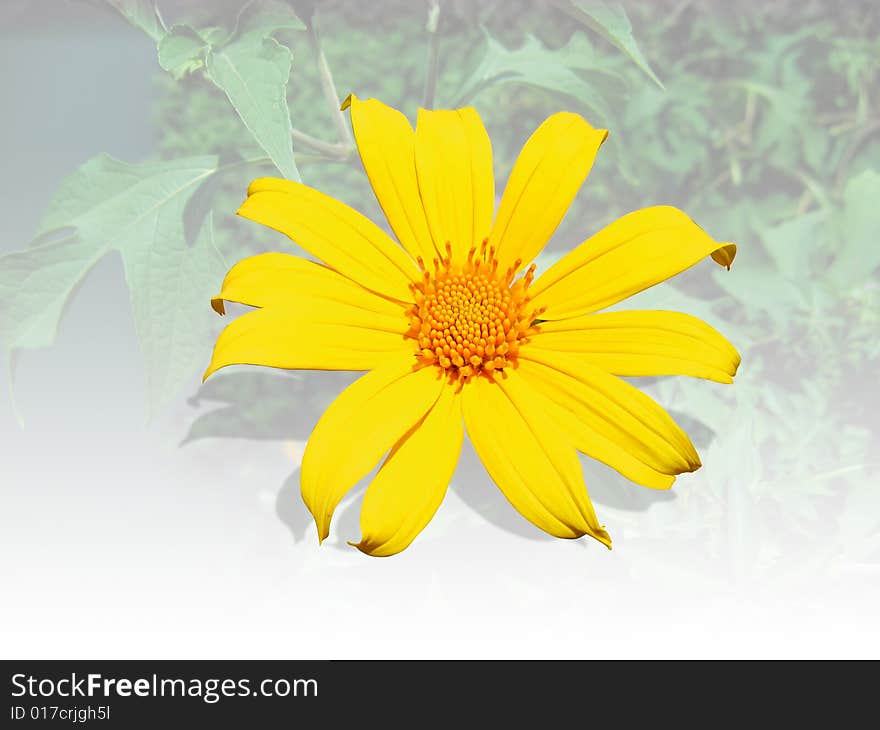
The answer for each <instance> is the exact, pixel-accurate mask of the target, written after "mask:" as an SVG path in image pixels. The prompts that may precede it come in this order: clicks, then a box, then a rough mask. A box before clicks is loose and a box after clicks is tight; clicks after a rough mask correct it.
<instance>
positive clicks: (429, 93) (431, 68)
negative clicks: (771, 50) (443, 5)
mask: <svg viewBox="0 0 880 730" xmlns="http://www.w3.org/2000/svg"><path fill="white" fill-rule="evenodd" d="M439 24H440V2H439V0H431V2H430V7H429V8H428V22H427V23H426V24H425V29H426V30H427V31H428V33H429V34H430V41H429V43H428V63H427V68H426V69H425V95H424V101H423V105H424V107H425V108H426V109H431V108H432V107H433V106H434V96H435V95H436V92H437V70H438V67H439V61H440V36H439V34H438V33H437V26H438V25H439Z"/></svg>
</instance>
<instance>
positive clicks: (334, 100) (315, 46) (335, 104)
mask: <svg viewBox="0 0 880 730" xmlns="http://www.w3.org/2000/svg"><path fill="white" fill-rule="evenodd" d="M306 30H307V32H308V38H309V45H310V46H311V48H312V53H313V54H314V56H315V63H316V64H317V66H318V76H319V77H320V79H321V90H322V91H323V92H324V98H325V99H327V103H328V104H329V105H330V114H331V116H332V118H333V124H334V126H335V127H336V136H337V139H338V140H339V145H338V147H342V148H345V149H348V148H351V147H352V146H353V145H354V140H353V139H352V137H351V132H350V131H349V129H348V124H347V123H346V121H345V116H344V115H343V113H342V110H340V108H339V106H340V101H339V94H338V93H337V92H336V84H334V83H333V74H331V73H330V67H329V66H328V65H327V57H326V56H325V55H324V49H323V48H322V47H321V39H320V37H319V36H318V31H317V29H316V28H315V22H314V20H311V21H310V22H309V23H308V24H307V25H306Z"/></svg>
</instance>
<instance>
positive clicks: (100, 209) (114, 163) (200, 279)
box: [0, 156, 223, 410]
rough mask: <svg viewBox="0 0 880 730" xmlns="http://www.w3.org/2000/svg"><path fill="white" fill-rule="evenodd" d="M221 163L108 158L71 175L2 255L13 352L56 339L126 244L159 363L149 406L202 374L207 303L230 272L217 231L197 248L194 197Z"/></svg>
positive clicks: (1, 301) (129, 273)
mask: <svg viewBox="0 0 880 730" xmlns="http://www.w3.org/2000/svg"><path fill="white" fill-rule="evenodd" d="M216 170H217V161H216V158H214V157H198V158H189V159H182V160H175V161H172V162H162V163H143V164H137V165H131V164H127V163H124V162H120V161H118V160H114V159H113V158H111V157H107V156H100V157H96V158H93V159H92V160H90V161H88V162H87V163H86V164H85V165H83V166H82V167H81V168H80V169H79V170H77V171H76V172H75V173H74V174H73V175H71V176H70V177H69V178H68V179H67V180H66V181H65V182H64V183H63V184H62V185H61V188H60V189H59V191H58V193H57V194H56V196H55V198H54V200H53V201H52V203H51V205H50V206H49V210H48V211H47V213H46V216H45V218H44V220H43V223H42V225H41V227H40V231H39V233H38V236H37V238H36V240H35V241H34V242H33V243H32V244H31V245H30V246H29V247H28V248H26V249H24V250H23V251H17V252H14V253H11V254H7V255H5V256H2V257H0V341H2V342H3V343H4V351H5V352H7V353H11V352H12V351H14V350H18V349H21V348H34V347H44V346H48V345H50V344H51V343H52V342H53V341H54V339H55V335H56V332H57V330H58V323H59V321H60V319H61V316H62V314H63V312H64V309H65V306H66V304H67V302H68V300H69V299H70V296H71V294H72V293H73V291H74V289H75V288H76V287H77V286H78V285H79V284H80V283H81V282H82V280H83V278H84V277H85V276H86V274H87V273H88V272H89V271H90V270H91V268H92V267H93V266H94V265H95V264H96V263H97V262H98V261H99V260H100V259H101V258H103V257H104V256H105V255H106V254H108V253H109V252H110V251H118V252H119V253H120V254H121V255H122V259H123V263H124V265H125V270H126V277H127V279H128V283H129V286H130V288H131V298H132V305H133V310H134V316H135V324H136V327H137V331H138V335H139V337H140V342H141V346H142V349H143V352H144V354H145V357H146V359H147V363H148V366H149V369H148V376H147V379H148V386H149V405H150V408H151V410H156V409H158V408H159V407H161V406H162V405H163V404H164V403H166V402H167V401H168V399H169V398H171V397H172V396H173V395H174V393H175V391H176V389H177V388H178V387H179V386H180V384H181V381H182V379H183V378H184V377H186V376H187V375H191V374H192V373H191V370H190V372H184V371H185V370H187V368H190V366H191V364H192V360H193V358H194V355H193V348H195V347H207V345H206V343H205V342H204V341H200V339H199V338H200V337H201V336H202V335H203V334H204V332H205V331H206V330H205V328H206V327H207V326H209V325H206V324H204V323H205V322H206V321H209V320H210V308H209V307H207V306H206V302H207V301H208V300H209V299H210V296H211V294H212V293H213V288H214V287H216V286H217V284H218V283H219V281H220V279H219V278H218V277H221V276H222V273H223V266H222V262H221V261H220V258H219V255H218V254H217V253H216V250H215V249H213V244H212V242H211V239H210V229H208V230H207V231H205V230H203V231H202V235H201V236H199V237H198V239H197V241H196V243H195V245H194V246H193V247H192V248H190V247H189V246H188V245H187V242H186V236H185V233H184V225H183V219H184V210H185V207H186V205H187V203H188V201H189V199H190V197H191V196H192V194H193V193H194V192H195V191H196V189H197V188H198V187H199V185H201V184H202V183H203V182H204V181H205V180H207V179H208V178H209V177H210V176H211V175H212V174H213V173H214V172H216ZM209 279H210V280H211V284H212V286H208V285H207V284H208V280H209ZM183 328H186V329H187V332H183V331H182V329H183Z"/></svg>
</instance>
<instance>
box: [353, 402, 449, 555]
mask: <svg viewBox="0 0 880 730" xmlns="http://www.w3.org/2000/svg"><path fill="white" fill-rule="evenodd" d="M455 391H456V388H455V386H453V385H445V386H444V387H443V390H442V392H441V394H440V397H439V398H438V399H437V402H436V403H435V404H434V406H433V408H431V410H430V411H428V413H427V414H426V415H425V417H424V418H423V419H422V420H421V421H420V422H419V423H418V424H417V425H416V426H415V427H414V428H412V429H411V430H410V431H408V432H407V434H406V435H405V436H404V437H403V438H402V439H400V441H398V442H397V444H396V445H395V446H394V449H393V450H392V451H391V453H390V454H389V456H388V458H387V459H386V460H385V463H384V464H383V465H382V468H381V469H380V470H379V473H378V474H376V478H375V479H373V481H372V483H371V484H370V486H369V487H368V488H367V493H366V495H364V504H363V507H362V508H361V532H362V537H361V541H360V543H358V544H357V545H355V547H357V548H358V549H359V550H361V551H363V552H365V553H367V554H368V555H373V556H375V557H385V556H388V555H394V554H395V553H399V552H400V551H401V550H403V549H405V548H406V547H408V546H409V544H410V543H411V542H412V541H413V540H414V539H415V538H416V536H417V535H418V534H419V533H420V532H421V531H422V530H423V529H424V528H425V526H426V525H427V524H428V523H429V522H430V521H431V518H432V517H433V516H434V513H435V512H436V511H437V509H438V508H439V507H440V503H441V502H442V501H443V497H444V496H445V495H446V488H447V486H448V485H449V481H450V479H452V474H453V472H454V471H455V465H456V464H457V463H458V456H459V453H460V452H461V442H462V440H463V438H464V427H463V425H462V420H461V396H460V394H458V393H456V392H455Z"/></svg>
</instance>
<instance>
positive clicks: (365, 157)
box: [342, 94, 437, 263]
mask: <svg viewBox="0 0 880 730" xmlns="http://www.w3.org/2000/svg"><path fill="white" fill-rule="evenodd" d="M342 108H343V109H349V108H350V109H351V126H352V129H353V130H354V138H355V140H356V142H357V147H358V152H359V153H360V156H361V162H362V163H363V165H364V170H365V171H366V173H367V177H368V178H369V180H370V185H372V186H373V193H374V194H375V195H376V200H378V201H379V205H380V206H381V207H382V210H383V211H384V212H385V217H386V218H387V219H388V223H389V225H390V226H391V229H392V230H393V231H394V235H396V236H397V240H398V241H400V243H401V244H402V245H403V247H404V248H405V249H406V250H407V251H409V254H410V256H412V257H413V259H417V258H418V257H419V256H421V257H422V258H423V259H424V260H425V261H426V262H428V263H430V262H431V260H432V259H433V258H434V256H436V255H437V252H436V251H435V249H434V241H433V239H432V238H431V232H430V230H429V229H428V222H427V220H426V219H425V211H424V209H423V208H422V201H421V198H420V197H419V184H418V181H417V180H416V167H415V133H414V132H413V128H412V126H411V125H410V123H409V120H408V119H407V118H406V117H405V116H404V115H403V114H401V113H400V112H399V111H397V109H392V108H391V107H390V106H386V105H385V104H383V103H382V102H381V101H379V100H378V99H367V100H365V101H361V100H360V99H358V98H357V97H356V96H355V95H354V94H351V95H350V96H349V97H348V98H347V99H346V100H345V102H343V104H342Z"/></svg>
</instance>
